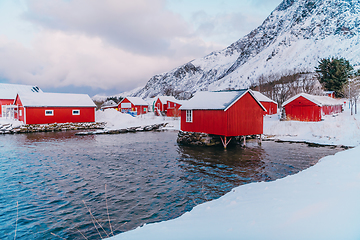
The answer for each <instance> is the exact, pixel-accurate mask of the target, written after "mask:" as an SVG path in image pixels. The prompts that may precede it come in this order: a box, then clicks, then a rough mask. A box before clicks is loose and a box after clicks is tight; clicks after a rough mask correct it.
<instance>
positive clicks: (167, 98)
mask: <svg viewBox="0 0 360 240" xmlns="http://www.w3.org/2000/svg"><path fill="white" fill-rule="evenodd" d="M158 98H159V100H160V102H161V103H162V104H167V101H170V102H175V103H176V102H177V100H176V99H175V97H173V96H159V97H158Z"/></svg>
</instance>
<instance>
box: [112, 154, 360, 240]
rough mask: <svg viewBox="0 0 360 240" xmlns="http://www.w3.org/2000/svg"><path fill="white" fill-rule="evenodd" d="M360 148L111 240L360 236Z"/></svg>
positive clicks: (341, 237) (241, 189)
mask: <svg viewBox="0 0 360 240" xmlns="http://www.w3.org/2000/svg"><path fill="white" fill-rule="evenodd" d="M359 155H360V147H357V148H354V149H351V150H348V151H344V152H340V153H337V154H336V155H333V156H328V157H325V158H323V159H321V161H320V162H319V163H318V164H316V165H315V166H313V167H311V168H309V169H307V170H304V171H302V172H300V173H298V174H296V175H291V176H288V177H286V178H283V179H279V180H276V181H274V182H260V183H252V184H247V185H242V186H240V187H237V188H235V189H233V190H232V191H231V192H230V193H228V194H226V195H225V196H223V197H221V198H220V199H217V200H213V201H210V202H206V203H204V204H201V205H198V206H196V207H195V208H194V209H193V210H192V211H191V212H188V213H185V214H184V215H182V216H181V217H179V218H177V219H174V220H170V221H166V222H162V223H154V224H149V225H145V226H143V227H139V228H137V229H135V230H132V231H129V232H125V233H122V234H119V235H117V236H115V237H112V238H110V239H112V240H124V239H127V240H130V239H148V240H151V239H156V240H161V239H164V240H168V239H173V240H175V239H207V240H209V239H252V240H254V239H259V240H263V239H268V240H271V239H276V240H281V239H284V240H288V239H292V240H294V239H308V240H311V239H316V240H319V239H326V240H331V239H334V240H335V239H344V240H350V239H351V240H354V239H360V228H359V224H360V204H359V202H360V161H359V157H358V156H359Z"/></svg>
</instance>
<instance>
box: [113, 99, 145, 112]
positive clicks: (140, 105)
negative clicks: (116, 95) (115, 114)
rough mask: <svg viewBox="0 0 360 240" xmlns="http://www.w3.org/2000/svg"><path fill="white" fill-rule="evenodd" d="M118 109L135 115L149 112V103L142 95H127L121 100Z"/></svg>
mask: <svg viewBox="0 0 360 240" xmlns="http://www.w3.org/2000/svg"><path fill="white" fill-rule="evenodd" d="M118 109H119V111H120V112H122V113H130V114H131V115H133V116H135V115H141V114H145V113H147V112H148V109H149V105H148V103H147V102H146V101H145V100H144V99H142V98H140V97H126V98H124V99H123V100H122V101H121V102H119V105H118Z"/></svg>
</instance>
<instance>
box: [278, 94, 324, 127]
mask: <svg viewBox="0 0 360 240" xmlns="http://www.w3.org/2000/svg"><path fill="white" fill-rule="evenodd" d="M285 113H286V118H287V119H288V120H296V121H304V122H318V121H321V107H319V106H318V105H316V104H315V103H313V102H311V101H309V100H307V99H306V98H304V97H302V96H300V97H298V98H297V99H295V100H294V101H292V102H290V103H288V104H286V105H285Z"/></svg>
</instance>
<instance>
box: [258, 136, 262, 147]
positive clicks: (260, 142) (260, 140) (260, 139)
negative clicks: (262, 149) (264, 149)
mask: <svg viewBox="0 0 360 240" xmlns="http://www.w3.org/2000/svg"><path fill="white" fill-rule="evenodd" d="M258 144H259V145H260V146H261V144H262V137H261V134H260V135H259V141H258Z"/></svg>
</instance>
